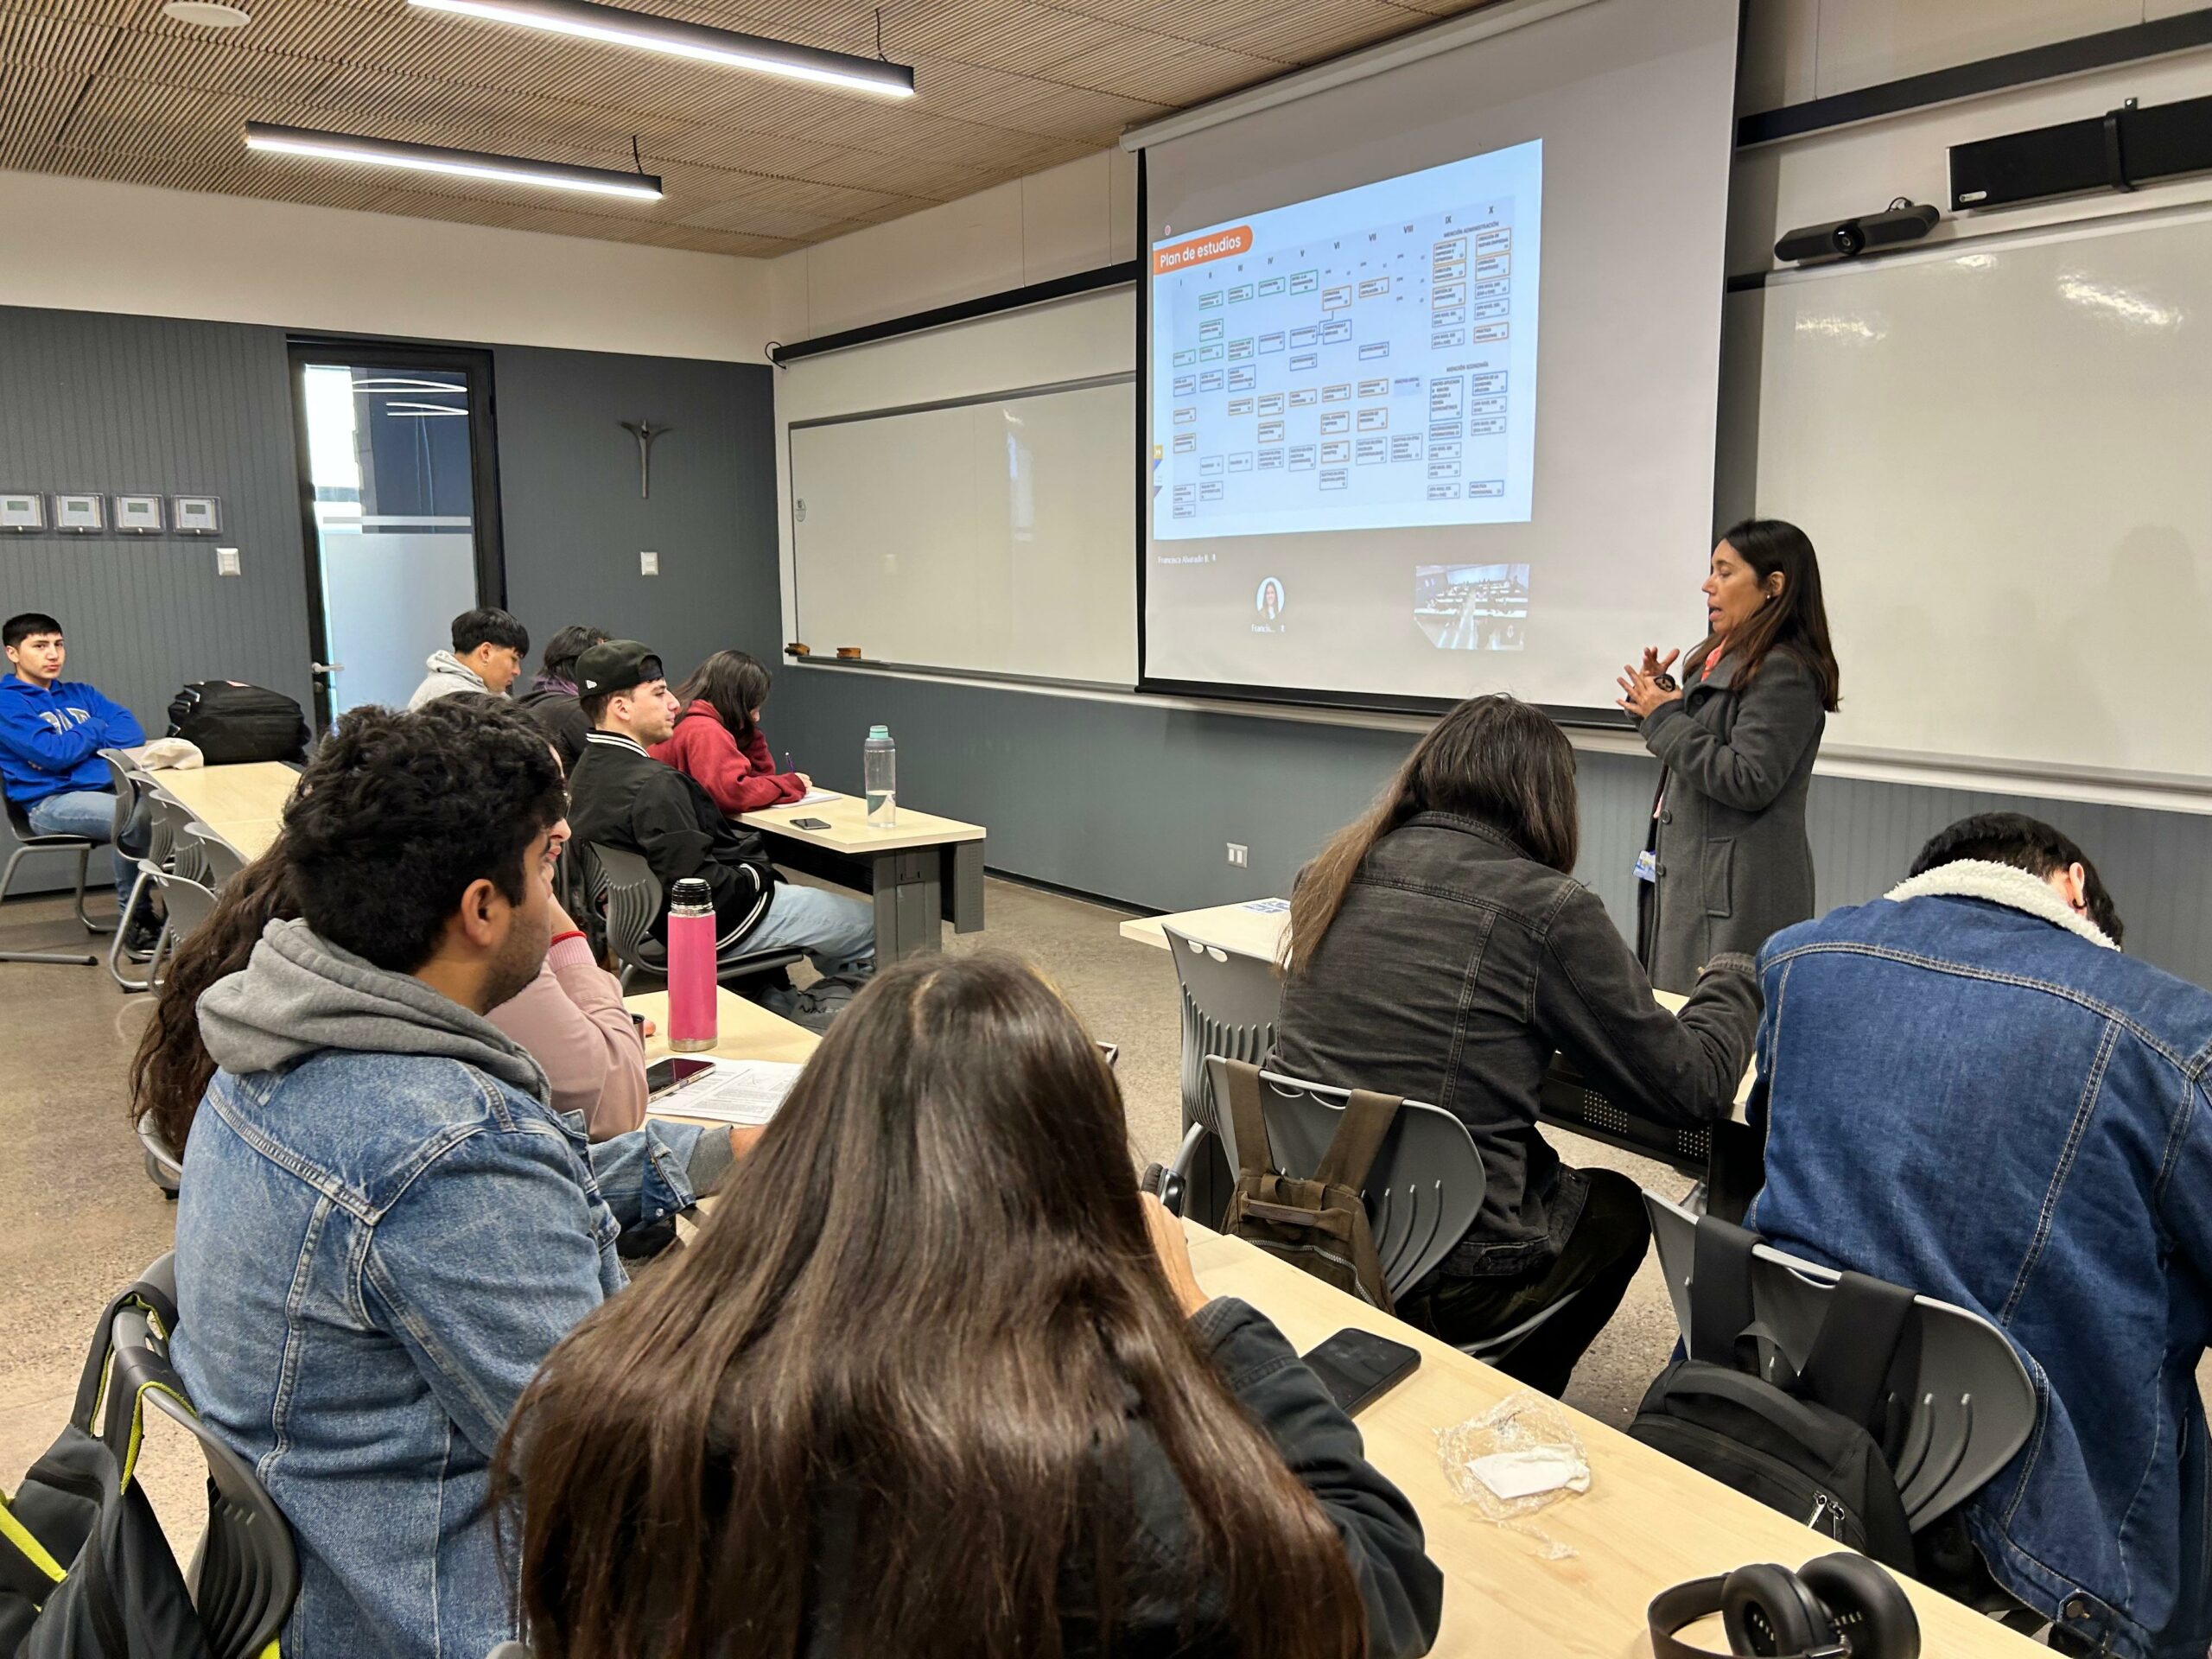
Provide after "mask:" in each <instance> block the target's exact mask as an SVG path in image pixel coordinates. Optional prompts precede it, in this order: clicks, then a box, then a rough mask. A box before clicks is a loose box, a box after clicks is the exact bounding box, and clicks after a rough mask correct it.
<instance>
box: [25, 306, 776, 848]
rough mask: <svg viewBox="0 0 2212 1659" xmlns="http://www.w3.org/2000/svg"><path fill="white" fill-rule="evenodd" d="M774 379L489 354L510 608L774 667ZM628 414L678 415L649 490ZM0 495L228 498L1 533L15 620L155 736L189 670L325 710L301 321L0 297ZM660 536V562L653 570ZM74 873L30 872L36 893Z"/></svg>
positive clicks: (540, 625)
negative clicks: (301, 431) (125, 519)
mask: <svg viewBox="0 0 2212 1659" xmlns="http://www.w3.org/2000/svg"><path fill="white" fill-rule="evenodd" d="M770 373H771V371H770V370H768V369H767V368H766V367H765V366H763V367H753V366H749V365H739V364H727V363H706V362H693V361H688V360H676V359H658V358H646V357H630V356H622V355H617V354H613V353H592V352H562V351H550V350H539V349H535V348H526V347H521V346H502V347H499V349H498V350H497V351H496V352H495V353H494V358H493V385H494V395H495V397H496V400H497V418H498V429H499V477H500V485H501V510H502V516H503V518H504V521H505V549H506V566H507V585H508V598H509V602H510V603H511V604H512V606H513V607H514V608H515V610H516V611H517V613H518V614H520V615H521V616H522V618H523V619H524V621H525V622H526V623H527V624H528V625H529V626H530V629H531V634H532V636H533V639H536V640H543V639H544V638H545V636H546V635H548V634H550V632H552V631H553V630H554V629H555V628H556V627H558V626H561V625H562V624H563V623H566V622H571V621H586V620H588V621H595V622H598V623H600V624H601V625H602V626H606V627H608V628H611V629H613V630H615V631H616V632H623V633H629V634H633V635H635V636H637V637H639V638H642V639H647V640H650V641H652V643H653V644H654V645H658V647H659V648H660V649H661V650H662V651H663V652H664V653H665V654H666V655H667V657H668V658H669V664H670V666H671V669H672V670H674V671H677V672H679V673H681V672H683V671H686V670H688V669H690V667H691V665H692V664H694V663H696V661H697V660H698V659H699V658H700V657H702V656H703V655H705V654H706V653H707V652H709V651H712V650H715V649H718V648H720V647H721V646H725V645H734V646H739V647H741V648H743V649H747V650H750V651H753V652H756V653H757V654H760V655H761V656H763V657H767V658H771V659H772V655H773V653H774V652H775V651H776V650H777V649H778V648H779V645H780V643H781V642H780V641H779V639H777V637H776V636H777V633H778V631H779V628H780V626H781V623H780V620H779V612H778V607H777V600H776V551H775V476H774V465H775V463H774V451H773V448H772V439H771V437H770V415H771V404H770V397H771V392H770V386H769V375H770ZM623 419H630V420H638V419H650V420H652V421H653V422H654V423H656V424H662V423H666V424H672V425H673V426H674V427H676V428H677V430H676V431H675V432H674V433H672V434H671V435H670V436H669V437H667V438H666V439H664V440H662V441H661V442H659V443H658V444H657V445H656V446H655V450H654V455H653V493H652V499H650V500H641V499H639V494H638V467H637V446H636V444H635V442H633V441H632V438H631V437H630V435H629V434H627V433H626V432H625V431H623V430H622V429H621V428H620V426H619V425H617V424H616V423H617V422H618V421H620V420H623ZM0 487H7V488H22V489H34V490H38V491H41V492H47V493H50V492H52V491H54V490H99V491H100V492H102V493H108V494H112V493H114V492H116V491H118V490H121V491H129V492H149V491H157V492H159V493H162V494H163V495H171V494H176V493H188V494H213V495H218V496H220V497H221V498H222V501H223V524H224V530H223V534H222V535H221V536H220V537H217V538H213V540H211V539H209V538H203V537H174V536H162V537H154V538H138V537H96V538H78V537H61V536H57V535H54V534H53V533H51V532H48V533H46V534H41V535H38V536H34V537H0V613H13V612H15V611H17V610H30V609H38V610H48V611H52V612H53V613H55V614H56V615H58V616H59V617H60V619H61V620H62V622H63V624H64V626H66V627H67V629H68V632H69V645H70V670H69V671H70V672H71V673H72V674H73V676H76V677H80V678H84V679H88V680H91V681H92V682H93V683H95V684H97V685H99V687H100V688H101V689H102V690H105V691H106V692H107V693H108V694H109V695H110V696H113V697H116V698H118V700H119V701H121V702H126V703H128V704H130V707H131V709H133V710H134V711H135V712H136V713H137V715H138V717H139V719H140V721H142V722H143V724H144V725H145V727H146V728H147V729H148V730H149V732H158V731H160V730H162V728H163V727H164V726H165V725H166V724H167V718H168V717H167V714H166V710H167V708H168V701H169V698H170V697H171V696H174V695H175V691H176V689H177V687H178V686H179V685H181V684H182V683H185V682H186V681H188V680H200V679H214V678H232V679H246V680H252V681H254V682H256V683H259V684H263V685H267V686H271V687H274V688H275V689H277V690H280V691H283V692H284V693H285V694H286V695H288V696H292V697H295V698H297V699H298V700H299V702H300V703H301V705H302V707H303V708H305V707H308V705H309V700H310V699H309V686H308V671H307V664H308V659H309V653H308V613H307V588H306V559H305V553H304V550H303V548H302V537H301V524H300V506H299V485H298V477H297V462H296V450H295V447H294V441H293V435H292V397H291V387H290V380H289V364H288V361H287V358H286V345H285V331H284V330H283V329H278V328H262V327H243V326H239V325H236V324H230V323H213V322H195V321H179V320H176V319H173V318H162V317H126V316H109V315H101V314H99V313H92V312H74V311H46V310H35V309H29V308H8V307H0ZM216 543H220V544H221V545H224V546H236V547H238V548H239V549H240V550H242V557H243V564H244V570H245V574H244V575H241V576H237V577H218V576H217V575H215V554H214V547H215V545H216ZM643 548H652V549H654V550H657V551H658V552H659V553H660V555H661V559H662V567H661V568H662V570H663V572H664V574H663V575H660V576H658V577H641V576H639V575H638V552H639V550H640V549H643ZM443 643H444V642H443V640H442V639H433V640H425V641H424V642H423V654H424V655H426V656H427V655H428V654H429V652H430V651H431V650H432V649H433V648H434V647H435V646H436V645H442V644H443ZM533 664H534V655H533ZM8 845H9V842H8V838H7V837H6V835H5V832H4V830H0V852H4V850H5V849H6V848H7V846H8ZM61 868H63V865H62V861H60V860H51V861H38V862H35V863H33V864H31V865H29V866H27V867H26V869H25V872H24V880H23V881H22V884H21V885H22V889H23V890H25V891H32V890H35V889H36V888H37V887H41V885H43V886H49V887H50V886H52V885H54V884H55V881H56V879H57V874H58V872H59V871H60V869H61Z"/></svg>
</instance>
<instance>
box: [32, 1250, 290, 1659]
mask: <svg viewBox="0 0 2212 1659" xmlns="http://www.w3.org/2000/svg"><path fill="white" fill-rule="evenodd" d="M126 1304H130V1305H135V1306H138V1307H140V1308H143V1309H144V1310H145V1311H146V1312H147V1313H149V1314H150V1315H151V1316H152V1317H153V1318H154V1319H156V1320H158V1321H160V1328H161V1329H163V1330H170V1329H174V1328H175V1322H176V1313H175V1309H174V1308H173V1307H171V1306H169V1303H168V1297H167V1296H165V1295H164V1294H162V1293H161V1292H160V1291H158V1290H156V1289H155V1288H154V1287H152V1286H149V1285H145V1284H137V1285H133V1286H132V1287H130V1289H129V1290H128V1291H125V1292H124V1294H123V1295H121V1296H119V1297H118V1298H117V1299H116V1300H114V1301H113V1302H111V1303H110V1304H109V1305H108V1307H107V1311H106V1312H105V1313H103V1314H101V1316H100V1325H99V1332H98V1334H97V1335H96V1336H95V1337H94V1338H93V1341H92V1352H91V1354H90V1356H89V1357H87V1358H86V1362H85V1373H84V1376H83V1379H82V1381H81V1382H80V1383H79V1385H78V1390H77V1403H76V1408H75V1409H74V1410H73V1411H72V1412H71V1413H70V1421H69V1426H68V1427H67V1428H65V1429H63V1430H62V1431H61V1438H60V1439H59V1440H56V1441H54V1444H53V1445H52V1446H49V1447H48V1449H47V1452H46V1454H45V1456H43V1457H41V1459H39V1460H38V1461H37V1462H36V1463H35V1464H33V1465H31V1467H30V1472H29V1474H27V1475H25V1476H24V1477H23V1480H22V1484H21V1485H20V1486H18V1487H16V1491H15V1493H14V1495H13V1496H12V1497H6V1498H4V1499H0V1655H4V1656H7V1659H92V1656H94V1655H100V1656H108V1659H206V1656H207V1639H206V1637H205V1636H204V1634H203V1633H202V1630H201V1628H200V1616H199V1615H198V1613H196V1612H195V1611H194V1610H193V1605H192V1598H191V1596H190V1595H189V1594H188V1593H187V1592H186V1589H185V1584H184V1574H183V1573H182V1572H181V1571H180V1570H179V1568H178V1567H177V1563H176V1557H175V1555H174V1554H171V1553H170V1550H169V1545H168V1538H167V1537H166V1536H164V1535H163V1534H162V1526H161V1522H159V1521H158V1520H156V1518H155V1516H154V1510H153V1506H152V1505H151V1504H150V1503H148V1502H147V1501H146V1494H145V1491H144V1490H143V1488H142V1487H141V1486H140V1485H139V1484H138V1483H137V1481H136V1480H135V1479H134V1478H132V1477H133V1476H134V1475H135V1474H136V1472H137V1470H136V1464H137V1454H138V1447H139V1442H140V1429H141V1426H142V1424H143V1421H144V1414H145V1410H146V1405H145V1394H146V1390H148V1389H168V1390H169V1391H171V1392H173V1393H175V1394H177V1395H179V1397H181V1394H182V1390H181V1386H180V1385H179V1384H178V1383H176V1381H175V1376H174V1374H173V1373H170V1372H168V1370H167V1369H166V1368H165V1367H163V1366H162V1365H161V1364H160V1363H159V1362H158V1361H157V1360H155V1359H154V1358H153V1357H151V1356H150V1355H149V1354H148V1353H147V1352H145V1351H137V1352H133V1353H130V1354H123V1353H118V1352H116V1351H114V1350H113V1349H112V1348H111V1345H110V1335H109V1333H110V1332H111V1331H112V1329H113V1328H114V1324H115V1317H116V1315H117V1313H118V1312H119V1311H120V1310H121V1309H122V1308H123V1307H124V1306H125V1305H126ZM103 1406H105V1413H103V1410H102V1408H103ZM103 1415H104V1416H105V1428H103V1427H101V1420H102V1418H103ZM288 1605H289V1603H288Z"/></svg>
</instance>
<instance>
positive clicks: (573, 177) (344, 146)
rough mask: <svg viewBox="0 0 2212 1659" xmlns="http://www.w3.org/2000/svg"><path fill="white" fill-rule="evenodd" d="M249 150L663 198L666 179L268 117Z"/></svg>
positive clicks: (252, 133)
mask: <svg viewBox="0 0 2212 1659" xmlns="http://www.w3.org/2000/svg"><path fill="white" fill-rule="evenodd" d="M245 142H246V148H247V149H266V150H273V151H275V152H277V154H279V155H284V156H315V157H316V158H317V159H318V160H321V161H326V162H364V163H366V164H367V165H369V166H371V167H404V168H413V169H415V170H416V172H420V173H450V174H458V175H461V177H463V178H469V179H492V180H494V181H498V182H499V183H501V184H533V185H540V186H543V188H547V189H550V190H582V191H586V192H588V193H589V194H593V195H599V196H627V197H629V198H630V199H631V200H633V201H658V200H660V198H661V188H660V181H659V180H658V179H657V178H655V177H653V176H652V175H651V174H649V173H615V172H611V171H607V170H605V169H602V168H596V167H570V166H569V165H568V164H567V163H566V162H533V161H531V160H528V159H527V158H525V157H524V156H494V155H492V154H489V153H488V152H486V151H484V150H480V149H438V148H436V147H435V146H434V145H430V144H403V143H397V142H396V141H394V140H392V139H389V138H357V137H353V135H352V134H351V133H344V132H316V131H314V130H311V129H308V128H306V127H275V126H270V124H268V123H267V122H265V121H249V122H247V123H246V124H245Z"/></svg>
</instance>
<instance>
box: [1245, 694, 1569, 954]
mask: <svg viewBox="0 0 2212 1659" xmlns="http://www.w3.org/2000/svg"><path fill="white" fill-rule="evenodd" d="M1422 812H1453V813H1457V814H1458V815H1459V816H1460V817H1467V818H1478V819H1480V820H1481V821H1482V822H1483V823H1486V824H1488V825H1490V827H1491V829H1496V830H1497V831H1498V832H1499V833H1500V834H1502V835H1504V836H1510V837H1511V839H1512V840H1513V842H1515V844H1516V845H1517V846H1518V847H1519V848H1520V849H1521V850H1522V852H1524V853H1526V854H1528V855H1529V857H1531V858H1533V859H1535V861H1537V862H1538V863H1539V864H1548V865H1549V866H1551V868H1554V869H1555V870H1559V871H1560V872H1562V873H1572V872H1573V868H1574V864H1575V860H1576V859H1577V858H1578V857H1579V856H1580V850H1581V812H1580V806H1579V804H1578V801H1577V797H1576V794H1575V788H1574V746H1573V744H1571V743H1569V742H1568V741H1567V734H1566V733H1565V732H1562V731H1561V730H1560V728H1558V726H1557V725H1555V724H1554V722H1553V721H1552V719H1551V717H1550V716H1549V715H1547V714H1545V713H1544V712H1543V711H1542V710H1541V709H1535V708H1532V707H1530V706H1529V704H1527V703H1525V702H1522V701H1521V700H1520V699H1519V698H1517V697H1510V696H1503V694H1499V695H1496V696H1486V697H1470V698H1468V699H1467V701H1466V702H1463V703H1461V704H1460V705H1459V707H1458V708H1456V709H1452V711H1451V713H1449V714H1447V715H1445V716H1444V718H1443V719H1441V720H1440V721H1437V722H1436V724H1435V725H1433V726H1432V727H1431V728H1429V730H1428V735H1427V736H1426V737H1424V738H1422V739H1421V741H1420V742H1419V743H1416V744H1415V745H1414V752H1413V753H1411V754H1409V755H1408V756H1407V757H1406V761H1405V764H1404V765H1403V766H1400V767H1399V768H1398V771H1397V775H1396V776H1395V777H1394V778H1392V779H1390V781H1389V783H1388V784H1386V785H1383V792H1382V793H1381V794H1380V795H1378V796H1376V798H1375V804H1374V805H1373V806H1371V807H1370V808H1369V809H1368V810H1367V811H1366V812H1364V813H1363V814H1362V815H1361V816H1360V817H1357V818H1355V819H1353V820H1352V821H1351V823H1348V824H1346V825H1345V826H1344V828H1343V829H1339V830H1338V831H1337V833H1336V835H1335V836H1333V837H1332V838H1331V840H1330V842H1329V844H1328V845H1327V846H1325V847H1324V848H1323V849H1321V852H1320V855H1319V857H1317V858H1315V859H1314V861H1313V862H1312V863H1311V864H1308V865H1307V866H1306V868H1305V869H1304V870H1302V871H1301V872H1300V874H1299V877H1298V885H1297V886H1296V887H1294V888H1293V889H1292V891H1291V899H1290V928H1289V931H1288V933H1287V936H1286V938H1285V942H1284V945H1283V952H1284V954H1283V969H1284V971H1285V972H1286V973H1288V974H1300V973H1303V972H1304V971H1305V970H1306V969H1307V968H1309V967H1311V966H1312V965H1313V953H1314V952H1315V951H1316V950H1319V948H1320V945H1321V936H1322V935H1323V934H1325V933H1326V932H1327V931H1329V925H1330V924H1331V923H1332V922H1334V921H1335V920H1336V919H1337V912H1338V911H1339V910H1341V909H1342V908H1344V894H1345V893H1349V892H1350V891H1351V883H1352V878H1353V877H1354V876H1355V875H1357V874H1358V873H1359V867H1360V863H1361V861H1363V860H1364V859H1365V858H1366V856H1367V855H1368V852H1369V849H1371V848H1372V847H1373V846H1374V845H1375V843H1376V842H1378V841H1380V840H1382V839H1383V836H1387V835H1389V833H1390V832H1391V831H1392V830H1393V829H1396V828H1397V827H1398V826H1399V825H1400V824H1402V823H1405V821H1406V820H1407V819H1408V818H1410V817H1414V816H1415V815H1416V814H1418V813H1422Z"/></svg>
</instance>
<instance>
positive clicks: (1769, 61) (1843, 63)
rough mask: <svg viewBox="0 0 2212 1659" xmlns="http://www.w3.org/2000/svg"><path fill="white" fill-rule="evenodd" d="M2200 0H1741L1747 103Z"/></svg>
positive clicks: (1803, 97)
mask: <svg viewBox="0 0 2212 1659" xmlns="http://www.w3.org/2000/svg"><path fill="white" fill-rule="evenodd" d="M2202 3H2203V0H1749V4H1748V5H1746V7H1745V16H1744V71H1743V77H1742V80H1741V83H1740V85H1739V86H1738V99H1737V107H1738V109H1740V110H1743V111H1746V112H1750V111H1761V110H1771V109H1777V108H1779V107H1780V106H1781V105H1784V104H1802V103H1804V102H1806V101H1807V100H1808V99H1815V98H1830V97H1833V96H1834V95H1835V94H1836V93H1838V92H1857V91H1858V90H1859V88H1861V87H1864V86H1879V85H1880V84H1881V83H1882V82H1884V81H1887V80H1902V79H1904V78H1905V77H1906V76H1908V75H1923V74H1926V73H1929V72H1930V71H1931V70H1936V69H1948V68H1951V67H1955V66H1956V65H1958V64H1961V63H1972V62H1974V61H1975V60H1979V59H1981V58H1993V57H1999V56H2001V55H2003V54H2005V53H2007V52H2022V51H2025V50H2027V49H2028V48H2031V47H2037V46H2049V45H2051V44H2052V43H2053V42H2055V41H2070V40H2075V39H2077V38H2079V37H2080V36H2082V35H2099V34H2102V33H2103V32H2104V31H2105V30H2107V29H2125V28H2126V27H2127V26H2128V25H2130V24H2131V23H2140V22H2156V21H2157V20H2158V19H2159V18H2162V17H2171V16H2177V15H2178V14H2179V13H2182V12H2184V11H2194V10H2196V9H2197V7H2198V6H2200V5H2202Z"/></svg>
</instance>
